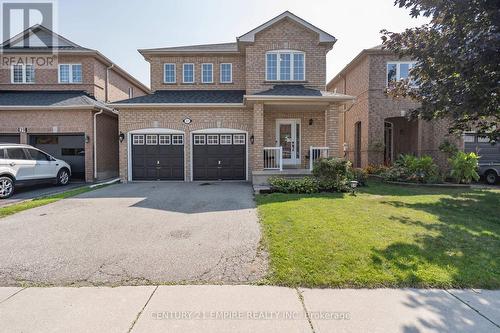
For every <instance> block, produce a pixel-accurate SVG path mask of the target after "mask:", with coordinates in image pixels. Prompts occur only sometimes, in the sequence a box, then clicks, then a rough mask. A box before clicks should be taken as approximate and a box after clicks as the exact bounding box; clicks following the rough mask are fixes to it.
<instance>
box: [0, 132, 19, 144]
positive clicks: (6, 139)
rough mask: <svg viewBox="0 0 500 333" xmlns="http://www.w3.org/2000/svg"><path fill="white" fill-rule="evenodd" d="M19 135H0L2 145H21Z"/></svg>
mask: <svg viewBox="0 0 500 333" xmlns="http://www.w3.org/2000/svg"><path fill="white" fill-rule="evenodd" d="M20 142H21V137H20V136H19V134H0V143H20Z"/></svg>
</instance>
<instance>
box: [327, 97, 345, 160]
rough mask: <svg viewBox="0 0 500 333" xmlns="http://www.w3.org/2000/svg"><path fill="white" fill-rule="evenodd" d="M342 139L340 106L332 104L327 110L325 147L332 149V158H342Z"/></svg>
mask: <svg viewBox="0 0 500 333" xmlns="http://www.w3.org/2000/svg"><path fill="white" fill-rule="evenodd" d="M342 144H343V142H342V138H341V137H340V106H339V105H338V104H330V105H329V106H328V108H327V109H326V110H325V147H328V148H330V156H333V157H342V155H341V153H340V152H341V150H342Z"/></svg>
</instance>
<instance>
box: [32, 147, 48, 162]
mask: <svg viewBox="0 0 500 333" xmlns="http://www.w3.org/2000/svg"><path fill="white" fill-rule="evenodd" d="M28 152H29V154H30V156H31V159H32V160H36V161H50V157H49V155H47V154H45V153H42V152H41V151H39V150H36V149H28Z"/></svg>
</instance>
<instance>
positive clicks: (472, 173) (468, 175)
mask: <svg viewBox="0 0 500 333" xmlns="http://www.w3.org/2000/svg"><path fill="white" fill-rule="evenodd" d="M448 161H449V162H450V164H451V177H453V179H455V180H456V181H457V183H464V184H470V183H471V182H472V180H476V181H477V180H479V175H478V173H477V169H478V167H479V164H478V161H479V156H477V155H476V154H475V153H469V154H466V153H464V152H463V151H459V152H457V153H456V154H455V155H453V157H452V158H449V159H448Z"/></svg>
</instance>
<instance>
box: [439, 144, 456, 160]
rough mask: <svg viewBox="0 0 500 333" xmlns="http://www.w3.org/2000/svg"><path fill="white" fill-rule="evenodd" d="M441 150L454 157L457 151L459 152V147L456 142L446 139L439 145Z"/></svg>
mask: <svg viewBox="0 0 500 333" xmlns="http://www.w3.org/2000/svg"><path fill="white" fill-rule="evenodd" d="M439 150H440V151H442V152H443V153H445V154H446V156H448V157H452V156H454V155H455V154H456V153H458V147H457V146H456V145H455V144H453V143H451V142H450V141H449V140H444V141H443V142H442V143H441V144H440V145H439Z"/></svg>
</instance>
